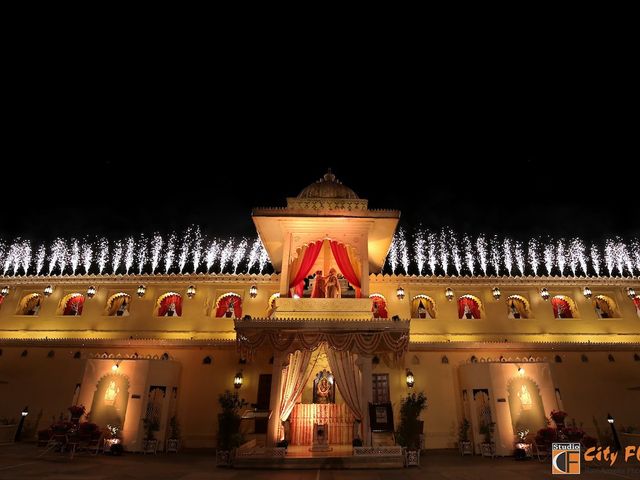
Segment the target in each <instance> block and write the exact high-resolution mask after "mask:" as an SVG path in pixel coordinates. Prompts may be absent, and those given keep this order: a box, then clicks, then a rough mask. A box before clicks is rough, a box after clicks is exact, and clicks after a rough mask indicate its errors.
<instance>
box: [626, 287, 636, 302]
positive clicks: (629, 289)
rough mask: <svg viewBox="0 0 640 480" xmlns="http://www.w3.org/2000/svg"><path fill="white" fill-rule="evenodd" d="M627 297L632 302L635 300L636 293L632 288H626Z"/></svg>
mask: <svg viewBox="0 0 640 480" xmlns="http://www.w3.org/2000/svg"><path fill="white" fill-rule="evenodd" d="M627 295H628V296H629V298H630V299H631V300H633V299H634V298H636V291H635V289H634V288H633V287H629V288H627Z"/></svg>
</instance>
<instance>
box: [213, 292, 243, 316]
mask: <svg viewBox="0 0 640 480" xmlns="http://www.w3.org/2000/svg"><path fill="white" fill-rule="evenodd" d="M216 317H218V318H242V297H241V296H240V295H238V294H237V293H234V292H227V293H225V294H223V295H220V296H219V297H218V299H217V300H216Z"/></svg>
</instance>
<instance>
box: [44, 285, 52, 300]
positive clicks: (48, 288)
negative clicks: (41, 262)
mask: <svg viewBox="0 0 640 480" xmlns="http://www.w3.org/2000/svg"><path fill="white" fill-rule="evenodd" d="M42 293H44V296H45V297H48V296H49V295H51V294H52V293H53V287H52V286H51V285H47V286H46V287H45V288H44V290H43V291H42Z"/></svg>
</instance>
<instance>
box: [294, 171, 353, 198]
mask: <svg viewBox="0 0 640 480" xmlns="http://www.w3.org/2000/svg"><path fill="white" fill-rule="evenodd" d="M297 198H345V199H346V198H349V199H358V198H360V197H358V195H356V192H354V191H353V190H351V189H350V188H349V187H347V186H346V185H344V184H343V183H342V182H341V181H340V180H338V179H337V178H336V176H335V175H334V174H333V173H331V169H329V171H328V172H327V173H325V174H324V176H323V177H322V178H321V179H320V180H318V181H317V182H315V183H312V184H311V185H309V186H308V187H306V188H305V189H304V190H302V191H301V192H300V194H299V195H298V197H297Z"/></svg>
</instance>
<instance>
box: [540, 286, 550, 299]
mask: <svg viewBox="0 0 640 480" xmlns="http://www.w3.org/2000/svg"><path fill="white" fill-rule="evenodd" d="M540 296H541V297H542V299H543V300H544V301H545V302H546V301H547V300H549V290H547V289H546V288H543V289H542V290H540Z"/></svg>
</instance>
